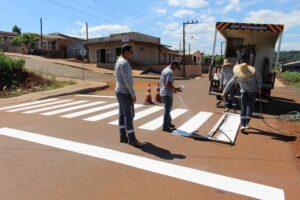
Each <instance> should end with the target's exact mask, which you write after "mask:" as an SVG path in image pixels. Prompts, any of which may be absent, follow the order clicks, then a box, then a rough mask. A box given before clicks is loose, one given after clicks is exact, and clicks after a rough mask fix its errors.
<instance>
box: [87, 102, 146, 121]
mask: <svg viewBox="0 0 300 200" xmlns="http://www.w3.org/2000/svg"><path fill="white" fill-rule="evenodd" d="M142 106H144V105H142V104H134V108H140V107H142ZM118 113H119V109H116V110H113V111H110V112H106V113H102V114H99V115H95V116H92V117H88V118H85V119H83V120H84V121H90V122H95V121H99V120H102V119H105V118H108V117H112V116H114V115H117V114H118Z"/></svg>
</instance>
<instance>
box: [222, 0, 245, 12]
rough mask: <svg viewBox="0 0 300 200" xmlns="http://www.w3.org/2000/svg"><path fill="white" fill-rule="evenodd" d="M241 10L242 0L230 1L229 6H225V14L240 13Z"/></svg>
mask: <svg viewBox="0 0 300 200" xmlns="http://www.w3.org/2000/svg"><path fill="white" fill-rule="evenodd" d="M240 10H241V6H240V0H228V5H227V6H225V8H224V11H223V13H224V14H226V13H228V12H231V11H233V12H239V11H240Z"/></svg>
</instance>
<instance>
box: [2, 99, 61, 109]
mask: <svg viewBox="0 0 300 200" xmlns="http://www.w3.org/2000/svg"><path fill="white" fill-rule="evenodd" d="M57 100H58V99H45V100H38V101H33V102H29V103H22V104H18V105H13V106H7V107H2V108H0V110H8V109H13V108H20V107H24V106H30V105H35V104H39V103H46V102H51V101H57Z"/></svg>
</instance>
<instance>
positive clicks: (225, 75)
mask: <svg viewBox="0 0 300 200" xmlns="http://www.w3.org/2000/svg"><path fill="white" fill-rule="evenodd" d="M233 75H234V74H233V63H230V62H229V61H228V59H225V60H224V63H223V68H222V71H221V78H220V90H223V89H224V88H225V87H226V85H227V83H228V82H229V81H230V79H231V78H232V77H233ZM234 90H235V87H231V88H230V89H229V90H228V94H227V93H226V95H225V96H224V107H225V112H227V111H229V109H230V107H232V108H236V107H237V103H236V99H235V98H234ZM228 95H229V96H230V100H229V98H228Z"/></svg>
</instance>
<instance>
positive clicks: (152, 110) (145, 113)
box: [109, 106, 163, 125]
mask: <svg viewBox="0 0 300 200" xmlns="http://www.w3.org/2000/svg"><path fill="white" fill-rule="evenodd" d="M162 109H163V107H161V106H153V107H151V108H148V109H146V110H142V111H140V112H138V113H135V115H134V119H133V120H134V121H136V120H138V119H141V118H143V117H146V116H148V115H151V114H153V113H155V112H158V111H160V110H162ZM109 124H112V125H118V124H119V121H118V120H115V121H113V122H110V123H109Z"/></svg>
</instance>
